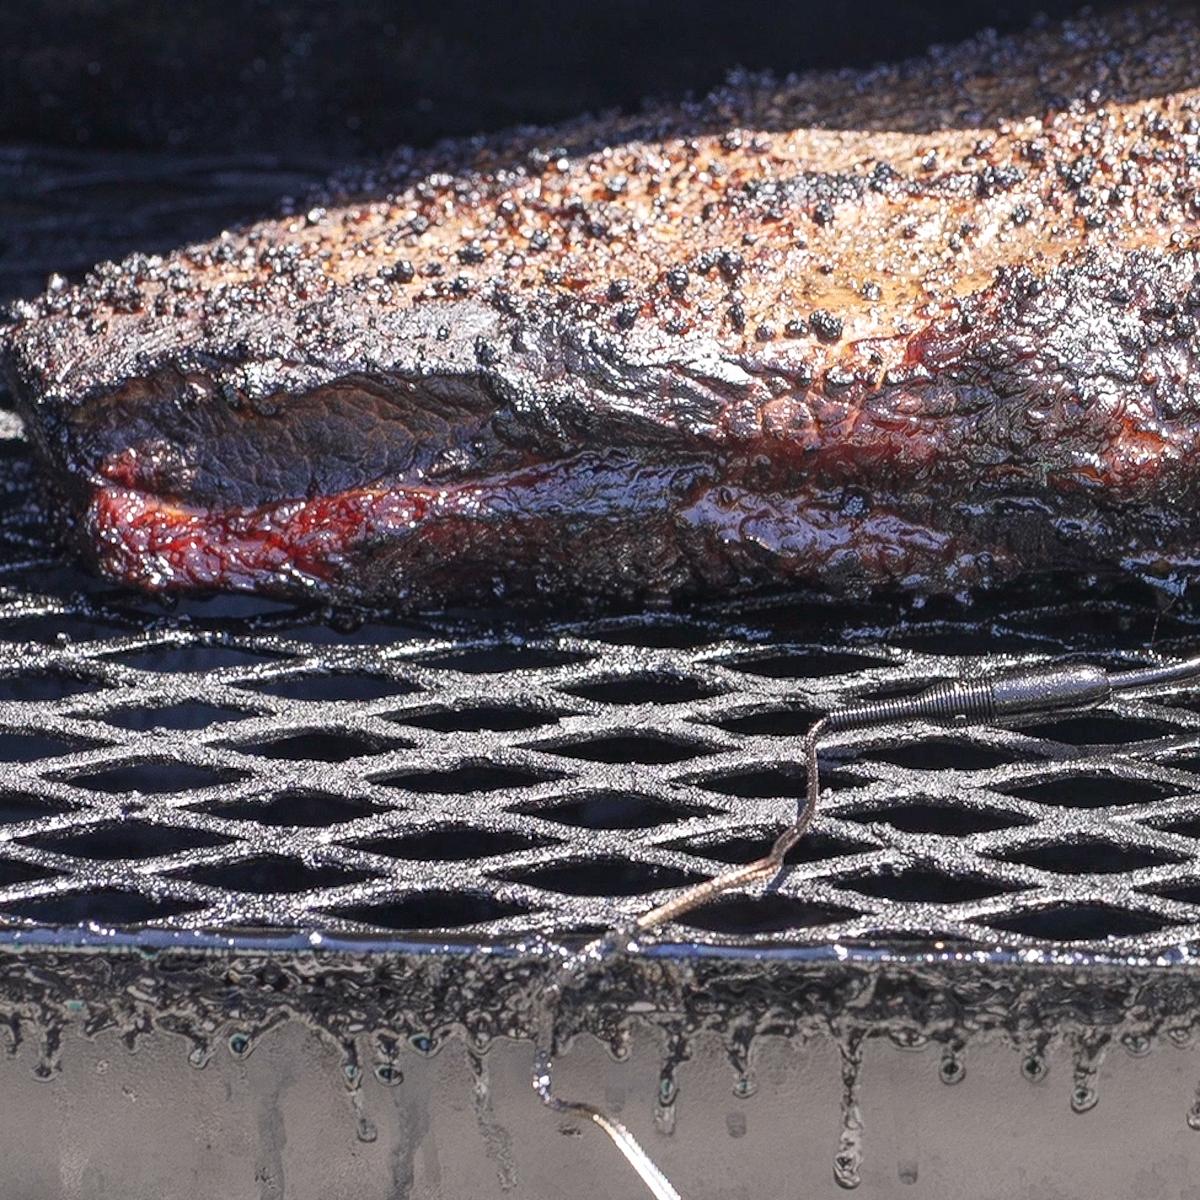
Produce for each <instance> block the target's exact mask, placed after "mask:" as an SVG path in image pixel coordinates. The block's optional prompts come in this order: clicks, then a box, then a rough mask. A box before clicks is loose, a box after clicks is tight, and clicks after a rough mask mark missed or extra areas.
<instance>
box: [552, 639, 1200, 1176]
mask: <svg viewBox="0 0 1200 1200" xmlns="http://www.w3.org/2000/svg"><path fill="white" fill-rule="evenodd" d="M1196 678H1200V657H1197V658H1191V659H1187V660H1184V661H1182V662H1178V663H1175V664H1172V665H1168V666H1154V667H1147V668H1140V669H1137V670H1131V671H1124V672H1118V673H1116V674H1110V673H1109V672H1108V671H1106V670H1104V668H1102V667H1096V666H1090V665H1087V664H1074V663H1070V664H1065V665H1057V666H1050V667H1037V668H1033V669H1029V670H1025V671H1019V672H1013V673H1008V674H996V675H991V676H986V675H985V676H980V677H979V678H976V679H961V680H953V681H950V682H946V683H938V684H934V685H933V686H932V687H929V688H926V689H925V690H924V691H922V692H918V693H917V694H916V695H914V696H897V697H890V698H885V699H880V700H865V701H861V702H859V703H857V704H852V705H847V706H846V707H845V708H840V709H835V710H834V711H833V712H830V713H828V714H826V715H825V716H823V717H821V718H820V719H819V720H818V721H816V722H815V723H814V724H813V726H812V727H811V728H810V729H809V730H808V732H807V734H806V735H805V738H804V761H805V768H806V786H805V795H804V800H803V803H802V805H801V807H800V810H799V811H798V812H797V814H796V817H795V820H794V821H793V822H792V823H791V825H789V826H788V827H787V828H786V829H785V830H784V831H783V832H782V833H781V834H780V835H779V836H778V837H777V838H776V839H775V842H774V844H773V845H772V847H771V849H770V851H769V852H768V853H767V854H765V855H764V856H763V857H762V858H759V859H756V860H755V861H754V862H752V863H747V864H746V865H745V866H739V867H731V868H730V869H729V870H727V871H723V872H722V873H721V874H719V875H716V876H714V877H713V878H712V879H707V880H705V881H704V882H703V883H698V884H696V885H695V886H694V887H691V888H688V889H687V890H686V891H683V892H681V893H680V894H679V895H678V896H676V897H674V898H673V899H671V900H668V901H666V902H665V903H663V904H660V905H657V906H656V907H655V908H652V909H650V910H649V911H647V912H645V913H643V914H642V915H641V916H640V917H638V918H637V920H636V921H634V922H633V923H632V925H630V926H623V927H620V928H616V929H612V930H609V931H608V932H607V933H606V934H603V935H602V936H601V937H598V938H595V939H594V940H593V941H591V942H588V943H587V944H586V945H585V946H583V947H582V949H580V950H578V951H576V952H575V953H573V954H568V955H566V956H565V957H564V958H563V959H562V961H561V963H560V965H559V968H558V970H557V971H556V972H555V976H554V978H553V979H552V980H551V981H550V982H548V983H547V985H546V988H545V989H544V991H543V1004H542V1011H541V1016H542V1020H541V1023H540V1026H539V1029H538V1039H537V1049H536V1055H535V1060H534V1073H533V1087H534V1090H535V1091H536V1092H537V1094H538V1096H539V1097H540V1099H541V1101H542V1103H543V1104H545V1105H546V1106H547V1107H548V1108H550V1109H552V1110H553V1111H555V1112H559V1113H564V1114H569V1115H571V1116H577V1117H582V1118H584V1119H586V1120H589V1121H591V1122H592V1123H593V1124H595V1125H596V1126H598V1127H599V1128H600V1129H601V1130H602V1131H603V1132H604V1133H605V1134H606V1136H607V1137H608V1138H609V1140H610V1141H611V1142H612V1143H613V1145H614V1146H616V1147H617V1149H618V1150H619V1151H620V1152H621V1154H622V1155H623V1156H624V1158H625V1160H626V1162H628V1163H629V1165H630V1166H631V1167H632V1168H633V1169H634V1171H635V1172H637V1175H638V1177H639V1178H640V1179H641V1180H642V1182H643V1183H644V1184H645V1185H646V1187H647V1189H648V1190H649V1192H650V1194H651V1195H652V1196H653V1197H654V1198H655V1200H682V1197H681V1195H680V1193H679V1192H678V1191H677V1190H676V1189H675V1187H674V1185H673V1184H672V1183H671V1181H670V1180H669V1179H668V1178H667V1177H666V1176H665V1175H664V1174H663V1172H662V1171H661V1170H660V1169H659V1168H658V1166H657V1165H656V1164H655V1163H654V1161H653V1159H651V1158H650V1156H649V1155H648V1154H647V1153H646V1151H645V1150H644V1149H643V1148H642V1146H641V1144H640V1143H639V1142H638V1141H637V1139H636V1138H635V1137H634V1136H633V1134H632V1133H630V1132H629V1130H628V1129H627V1128H626V1127H625V1125H623V1124H622V1123H621V1122H620V1121H617V1120H615V1119H614V1118H612V1117H609V1116H608V1115H607V1114H606V1113H605V1112H604V1111H603V1110H602V1109H599V1108H597V1107H596V1106H595V1105H592V1104H588V1103H586V1102H584V1101H580V1100H564V1099H562V1098H560V1097H558V1096H556V1095H555V1094H554V1086H553V1081H554V1076H553V1060H554V1049H555V1047H554V1029H555V1020H556V1017H557V1013H558V1006H559V1001H560V1000H561V998H562V995H563V992H564V991H565V990H567V989H568V988H571V987H575V986H578V985H579V984H580V983H582V982H583V981H584V980H585V979H586V978H587V977H588V976H589V975H590V974H591V973H592V972H593V971H594V970H596V969H597V968H598V967H600V966H602V965H603V964H604V963H606V962H608V961H609V959H610V958H611V957H612V956H613V955H614V954H617V953H621V952H623V951H624V952H630V951H634V950H636V949H637V948H638V943H637V937H638V935H641V934H646V933H649V932H650V931H651V930H654V929H657V928H659V927H660V926H662V925H665V924H668V923H670V922H672V921H676V920H678V919H679V918H680V917H682V916H684V915H686V914H687V913H689V912H692V911H693V910H694V909H696V908H699V907H701V906H702V905H705V904H708V903H710V902H711V901H712V900H714V899H716V898H717V897H718V896H720V895H723V894H724V893H726V892H729V891H731V890H733V889H735V888H743V887H748V886H750V885H751V884H755V883H758V882H760V881H762V880H765V879H768V878H770V877H773V876H775V875H776V874H778V872H779V871H780V870H782V868H783V866H784V860H785V859H786V857H787V854H788V852H789V851H790V850H791V849H792V847H793V846H795V845H796V843H797V842H798V841H799V840H800V839H801V838H802V837H803V836H804V834H805V832H806V831H807V830H808V827H809V826H810V825H811V824H812V820H813V817H814V816H815V815H816V811H817V804H818V801H819V800H820V794H821V781H820V767H819V760H818V749H819V746H820V742H821V739H822V738H823V737H824V736H825V735H826V734H829V733H843V732H846V731H849V730H852V729H864V728H872V727H875V726H885V725H898V724H903V723H906V722H910V721H932V722H936V723H939V724H959V725H978V724H986V723H988V722H990V721H994V720H997V719H1000V718H1003V717H1010V716H1017V715H1026V714H1030V713H1043V712H1052V711H1061V710H1080V709H1088V708H1094V707H1095V706H1096V705H1099V704H1103V703H1104V702H1105V701H1107V700H1110V699H1111V698H1112V696H1113V694H1114V693H1115V692H1119V691H1127V690H1133V689H1141V688H1148V687H1157V686H1163V685H1165V684H1171V683H1183V682H1187V681H1190V680H1194V679H1196Z"/></svg>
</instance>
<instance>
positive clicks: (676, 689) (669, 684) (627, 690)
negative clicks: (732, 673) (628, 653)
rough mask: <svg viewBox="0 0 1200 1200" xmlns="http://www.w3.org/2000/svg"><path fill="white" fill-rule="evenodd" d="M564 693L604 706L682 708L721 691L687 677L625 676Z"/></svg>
mask: <svg viewBox="0 0 1200 1200" xmlns="http://www.w3.org/2000/svg"><path fill="white" fill-rule="evenodd" d="M563 691H565V692H566V693H568V695H571V696H580V697H582V698H583V699H585V700H599V701H600V702H601V703H603V704H683V703H686V702H687V701H689V700H704V699H707V698H708V697H709V696H715V695H717V694H718V692H719V691H720V689H719V688H716V687H713V686H712V685H711V684H708V683H705V682H704V681H703V680H700V679H694V678H690V677H688V676H656V675H626V676H623V677H621V678H619V679H603V680H601V681H600V682H599V683H585V684H581V685H579V686H577V687H568V688H563Z"/></svg>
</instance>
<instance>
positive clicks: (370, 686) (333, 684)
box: [240, 671, 418, 701]
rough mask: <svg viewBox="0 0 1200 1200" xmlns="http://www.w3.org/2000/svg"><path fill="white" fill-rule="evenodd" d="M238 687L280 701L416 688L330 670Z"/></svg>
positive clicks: (376, 695)
mask: <svg viewBox="0 0 1200 1200" xmlns="http://www.w3.org/2000/svg"><path fill="white" fill-rule="evenodd" d="M240 686H242V687H244V688H248V689H249V690H251V691H255V692H260V693H262V694H263V695H266V696H278V697H280V698H281V699H284V700H322V701H331V700H363V701H366V700H382V699H384V698H385V697H388V696H407V695H409V694H410V693H412V692H415V691H417V690H418V689H417V686H416V684H414V683H409V682H407V681H406V680H403V679H392V678H390V677H388V676H387V675H368V674H365V673H359V672H351V671H331V672H329V673H328V674H310V673H306V672H299V673H297V674H293V675H287V676H285V677H284V678H282V679H269V680H266V681H265V682H262V683H243V684H241V685H240Z"/></svg>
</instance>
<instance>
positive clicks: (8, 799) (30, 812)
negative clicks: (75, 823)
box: [0, 792, 71, 825]
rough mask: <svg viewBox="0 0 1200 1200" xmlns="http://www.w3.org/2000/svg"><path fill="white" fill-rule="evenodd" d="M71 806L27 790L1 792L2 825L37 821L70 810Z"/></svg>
mask: <svg viewBox="0 0 1200 1200" xmlns="http://www.w3.org/2000/svg"><path fill="white" fill-rule="evenodd" d="M70 810H71V806H70V805H69V804H63V803H62V802H61V801H58V800H50V799H47V798H46V797H45V796H31V795H29V794H27V793H25V792H0V825H15V824H17V823H18V822H21V821H36V820H37V819H38V818H39V817H52V816H57V815H59V814H60V813H65V812H70Z"/></svg>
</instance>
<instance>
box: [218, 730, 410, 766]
mask: <svg viewBox="0 0 1200 1200" xmlns="http://www.w3.org/2000/svg"><path fill="white" fill-rule="evenodd" d="M229 745H230V748H231V749H234V750H238V751H240V752H241V753H242V754H255V755H257V756H258V757H259V758H283V759H290V760H292V761H293V762H295V761H304V762H323V763H344V762H349V761H350V760H351V759H352V758H366V757H368V756H370V755H373V754H386V753H387V752H388V751H389V750H395V749H397V748H398V747H402V746H408V745H411V743H410V742H405V741H402V740H401V739H400V738H381V737H374V736H372V735H370V734H365V733H330V732H326V731H323V730H320V729H310V730H305V731H304V732H303V733H293V734H291V735H290V736H289V737H282V738H270V739H268V740H266V741H262V742H231V743H229Z"/></svg>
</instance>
